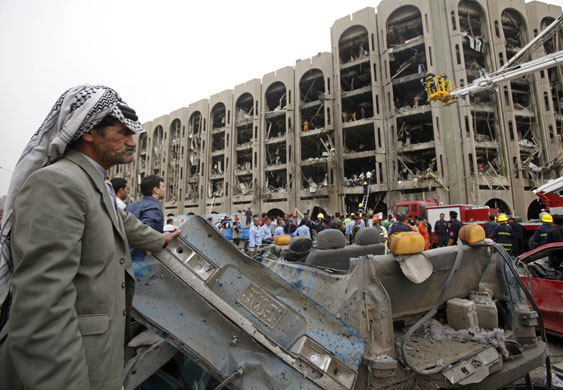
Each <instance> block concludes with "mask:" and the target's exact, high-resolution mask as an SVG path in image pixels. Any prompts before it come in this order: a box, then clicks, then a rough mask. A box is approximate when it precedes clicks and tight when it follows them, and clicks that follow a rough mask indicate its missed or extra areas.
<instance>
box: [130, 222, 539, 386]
mask: <svg viewBox="0 0 563 390" xmlns="http://www.w3.org/2000/svg"><path fill="white" fill-rule="evenodd" d="M180 229H181V231H182V235H181V238H178V239H175V240H173V241H172V242H171V243H170V244H169V245H168V247H167V248H166V249H165V250H162V251H160V252H158V253H155V254H153V255H151V256H147V257H145V258H143V259H141V260H140V261H138V262H137V263H136V264H135V269H136V277H137V287H136V293H135V297H134V300H133V307H134V317H135V318H136V320H137V321H138V322H140V323H142V324H143V325H145V326H147V327H148V328H149V329H152V330H154V331H155V332H156V333H157V334H159V335H161V336H162V339H161V340H160V341H159V345H162V346H163V348H148V350H147V349H144V350H143V352H142V353H138V354H137V355H136V356H135V358H134V359H133V360H131V361H130V363H129V364H128V367H127V368H128V370H127V372H128V374H127V377H126V381H125V384H126V385H125V388H126V389H129V388H134V386H136V385H138V384H139V383H140V381H141V380H144V378H146V377H148V376H149V375H150V374H152V373H153V372H155V371H156V370H157V369H158V368H159V367H161V366H162V365H163V364H164V361H165V359H166V358H168V359H169V358H170V357H171V355H166V356H165V354H163V352H162V351H163V350H166V349H171V348H170V346H173V349H176V350H178V351H180V352H181V353H182V354H183V355H184V356H187V357H189V358H190V359H191V360H192V361H193V362H196V363H197V364H198V365H199V366H200V367H201V368H203V369H204V370H205V371H206V372H207V373H208V374H210V375H211V376H212V377H214V378H215V380H216V381H217V383H219V382H222V383H220V384H219V386H218V387H217V388H223V387H224V386H228V387H229V388H237V389H386V388H388V389H391V388H392V389H413V388H419V389H437V388H449V389H451V388H464V389H487V390H489V389H498V388H501V387H502V386H504V385H506V384H509V383H511V382H513V381H515V380H517V379H518V378H520V377H522V376H524V375H526V373H527V372H529V371H530V370H532V369H534V368H536V367H538V366H540V365H542V363H543V361H544V359H545V357H546V356H545V355H546V345H545V343H544V341H542V340H540V339H539V338H537V337H536V334H535V325H536V314H535V312H533V311H532V310H530V309H529V307H528V304H527V303H526V299H525V296H524V293H523V290H521V288H520V287H519V286H518V284H517V283H516V280H517V278H518V275H517V274H516V271H515V269H514V267H512V265H511V264H510V266H509V264H508V262H510V261H511V260H510V257H509V256H508V255H507V254H506V252H504V250H503V249H502V248H500V247H498V246H496V245H495V244H494V242H492V241H490V240H488V239H487V240H486V239H484V231H483V230H482V228H480V227H478V226H475V225H469V226H467V227H464V230H463V231H462V232H460V237H464V239H465V242H466V243H464V244H461V243H460V244H459V245H458V246H452V247H446V248H438V249H433V250H429V251H423V250H424V240H423V239H422V237H421V236H420V235H419V234H418V233H414V232H413V233H410V232H409V233H398V234H397V235H393V236H392V237H390V240H389V247H390V251H391V253H389V254H380V255H365V256H364V255H362V256H357V255H355V254H352V253H350V254H351V255H352V256H350V257H347V256H346V255H347V254H346V253H344V252H343V251H345V250H346V247H345V248H340V253H339V256H338V258H339V259H341V260H340V264H338V265H339V266H340V267H339V268H342V269H335V268H334V267H330V265H334V264H336V259H334V258H331V257H330V256H328V255H329V254H330V252H331V248H326V249H323V248H320V249H319V247H318V246H317V250H325V251H327V252H326V255H327V257H326V259H327V264H328V266H327V265H324V264H322V258H323V256H322V254H323V253H320V254H318V255H319V256H318V257H317V260H316V261H315V264H307V263H301V262H286V261H284V260H283V259H279V258H275V257H271V258H270V257H266V258H264V262H263V263H259V262H256V261H254V260H252V259H251V258H249V257H247V256H246V255H244V254H243V253H241V252H240V251H239V250H238V249H237V248H236V247H235V246H233V245H232V244H230V243H229V242H228V241H226V240H225V239H224V238H223V237H222V236H221V235H220V234H219V233H218V232H217V231H216V230H215V229H214V228H213V227H212V226H211V225H209V224H208V223H207V222H206V221H205V220H204V219H202V218H200V217H189V218H188V219H187V220H186V222H185V223H184V224H183V225H182V226H181V228H180ZM475 229H476V230H477V232H475ZM374 245H379V248H380V252H381V253H384V252H385V248H384V247H383V245H384V244H382V243H380V244H374ZM325 246H326V245H325ZM342 259H344V260H342ZM518 280H519V279H518ZM164 340H166V342H165V341H164ZM134 341H135V339H134V340H133V343H132V345H135V343H134ZM164 345H165V346H166V347H165V348H164ZM151 351H152V353H151ZM158 351H160V352H158ZM157 352H158V353H157ZM155 355H158V356H155ZM147 361H149V362H150V363H149V364H148V363H147ZM183 367H185V365H184V366H183ZM176 375H177V376H179V377H182V378H177V379H178V381H179V383H186V381H189V382H188V383H193V378H192V379H188V378H186V375H187V374H186V370H182V368H181V367H180V369H179V370H178V369H177V370H176ZM168 379H169V380H170V375H168ZM201 383H202V382H197V383H196V385H198V386H200V387H197V388H205V386H203V387H201Z"/></svg>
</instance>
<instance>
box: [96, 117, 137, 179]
mask: <svg viewBox="0 0 563 390" xmlns="http://www.w3.org/2000/svg"><path fill="white" fill-rule="evenodd" d="M104 130H105V131H100V130H92V131H91V132H90V133H89V135H90V136H91V138H92V141H91V142H92V148H93V150H94V152H95V153H96V155H97V157H98V158H97V159H96V160H97V161H98V162H99V163H100V165H101V166H102V167H104V168H105V169H109V168H111V167H113V166H114V165H117V164H129V163H130V162H131V161H133V160H134V159H135V148H136V146H137V144H136V143H135V140H134V139H133V134H135V133H134V132H132V131H131V130H129V129H128V128H127V127H125V125H124V124H122V123H116V124H114V125H111V126H108V127H106V128H105V129H104Z"/></svg>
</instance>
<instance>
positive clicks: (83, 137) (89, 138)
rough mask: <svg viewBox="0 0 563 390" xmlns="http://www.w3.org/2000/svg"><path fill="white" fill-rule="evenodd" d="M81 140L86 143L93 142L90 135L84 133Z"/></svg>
mask: <svg viewBox="0 0 563 390" xmlns="http://www.w3.org/2000/svg"><path fill="white" fill-rule="evenodd" d="M82 139H83V140H84V141H86V142H92V141H94V137H92V134H90V133H86V134H84V135H83V136H82Z"/></svg>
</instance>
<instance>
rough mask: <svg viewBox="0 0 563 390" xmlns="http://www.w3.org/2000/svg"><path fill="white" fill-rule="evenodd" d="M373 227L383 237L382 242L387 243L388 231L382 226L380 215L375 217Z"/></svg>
mask: <svg viewBox="0 0 563 390" xmlns="http://www.w3.org/2000/svg"><path fill="white" fill-rule="evenodd" d="M373 227H374V228H375V230H377V232H378V233H379V235H380V236H381V242H385V241H387V229H385V226H383V225H382V224H381V219H379V216H378V215H375V216H374V217H373Z"/></svg>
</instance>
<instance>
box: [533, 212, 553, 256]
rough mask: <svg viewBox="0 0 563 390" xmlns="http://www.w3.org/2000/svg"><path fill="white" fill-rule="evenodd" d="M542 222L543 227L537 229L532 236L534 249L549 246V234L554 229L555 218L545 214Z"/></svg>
mask: <svg viewBox="0 0 563 390" xmlns="http://www.w3.org/2000/svg"><path fill="white" fill-rule="evenodd" d="M541 222H542V225H541V226H540V227H539V228H537V229H536V231H535V232H534V235H533V236H532V246H533V247H534V248H537V247H539V246H542V245H545V244H547V233H548V232H549V231H550V230H551V229H553V217H552V216H551V215H550V214H548V213H544V214H543V215H542V216H541Z"/></svg>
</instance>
